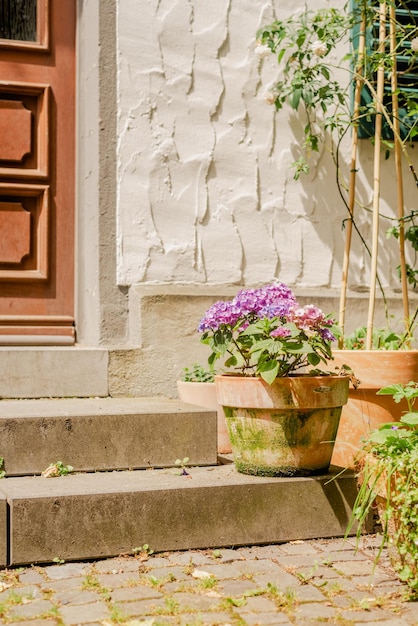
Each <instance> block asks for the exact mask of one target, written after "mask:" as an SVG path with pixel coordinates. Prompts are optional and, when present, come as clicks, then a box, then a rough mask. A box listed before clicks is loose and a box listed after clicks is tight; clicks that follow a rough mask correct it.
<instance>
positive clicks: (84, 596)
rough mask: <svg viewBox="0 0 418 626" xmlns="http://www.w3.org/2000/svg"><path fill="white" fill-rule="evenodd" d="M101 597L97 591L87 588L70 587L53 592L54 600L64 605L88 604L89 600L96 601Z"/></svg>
mask: <svg viewBox="0 0 418 626" xmlns="http://www.w3.org/2000/svg"><path fill="white" fill-rule="evenodd" d="M101 599H102V598H101V596H100V594H99V593H98V592H97V591H92V590H89V589H81V590H80V589H72V590H71V591H58V592H56V593H55V594H54V601H57V602H59V603H60V605H62V606H65V605H66V604H71V605H76V604H89V603H90V602H98V601H100V600H101Z"/></svg>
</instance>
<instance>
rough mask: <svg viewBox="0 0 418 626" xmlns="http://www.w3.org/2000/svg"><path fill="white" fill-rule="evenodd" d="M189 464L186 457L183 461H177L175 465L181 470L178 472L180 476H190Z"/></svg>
mask: <svg viewBox="0 0 418 626" xmlns="http://www.w3.org/2000/svg"><path fill="white" fill-rule="evenodd" d="M188 462H189V457H188V456H185V457H184V458H183V459H176V460H175V465H176V467H178V468H180V469H179V470H178V472H177V474H178V475H179V476H189V472H188V471H187V470H186V466H187V464H188Z"/></svg>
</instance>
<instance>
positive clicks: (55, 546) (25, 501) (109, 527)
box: [0, 463, 357, 565]
mask: <svg viewBox="0 0 418 626" xmlns="http://www.w3.org/2000/svg"><path fill="white" fill-rule="evenodd" d="M338 470H339V468H338ZM186 471H187V473H186V474H180V472H179V470H176V469H174V468H171V469H160V470H142V471H141V470H139V471H120V472H101V473H91V474H74V475H68V476H63V477H59V478H42V477H39V476H36V477H21V478H6V479H4V480H2V481H1V482H0V551H1V550H3V553H2V554H0V563H1V564H3V565H21V564H31V563H41V562H51V561H53V560H54V559H55V558H57V557H58V558H60V559H64V560H66V561H69V560H86V559H93V558H94V559H96V558H102V557H109V556H115V555H119V554H126V553H132V551H133V550H134V548H136V547H140V546H143V545H144V544H148V545H149V546H150V548H151V549H153V550H154V551H155V552H161V551H166V550H187V549H193V548H215V547H227V546H241V545H242V546H243V545H257V544H267V543H281V542H287V541H292V540H297V539H311V538H326V537H341V536H343V535H344V534H345V532H346V528H347V524H348V520H349V517H350V514H351V510H352V506H353V503H354V499H355V496H356V493H357V489H356V482H355V477H354V475H353V473H352V472H351V471H347V472H345V473H344V474H342V475H338V473H337V468H331V471H330V473H329V474H327V475H324V476H315V477H312V478H305V477H303V478H295V477H293V478H262V477H256V476H246V475H244V474H239V473H238V472H237V471H236V470H235V467H234V465H233V464H232V463H225V464H220V465H217V466H213V467H192V468H187V470H186ZM6 506H7V512H6V510H5V508H6ZM2 511H3V513H4V516H3V517H2ZM2 541H3V543H2Z"/></svg>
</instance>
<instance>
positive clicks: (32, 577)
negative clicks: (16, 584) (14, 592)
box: [19, 569, 45, 584]
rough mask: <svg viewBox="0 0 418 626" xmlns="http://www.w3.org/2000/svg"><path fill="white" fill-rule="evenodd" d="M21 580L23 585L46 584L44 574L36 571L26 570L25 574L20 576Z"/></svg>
mask: <svg viewBox="0 0 418 626" xmlns="http://www.w3.org/2000/svg"><path fill="white" fill-rule="evenodd" d="M19 580H20V582H21V583H26V584H30V583H34V584H36V583H44V582H45V576H43V575H42V573H41V572H39V571H38V570H36V569H26V570H25V571H24V572H21V573H20V574H19Z"/></svg>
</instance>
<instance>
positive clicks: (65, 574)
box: [44, 479, 90, 580]
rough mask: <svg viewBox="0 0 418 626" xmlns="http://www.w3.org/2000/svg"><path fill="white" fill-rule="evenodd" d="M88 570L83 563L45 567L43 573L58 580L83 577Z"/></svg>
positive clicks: (87, 566)
mask: <svg viewBox="0 0 418 626" xmlns="http://www.w3.org/2000/svg"><path fill="white" fill-rule="evenodd" d="M54 480H55V479H54ZM89 569H90V566H89V565H86V564H85V563H64V565H50V566H47V567H45V568H44V572H45V574H46V575H47V576H48V578H49V579H50V580H60V579H61V578H71V577H72V576H84V575H85V574H86V573H87V572H88V571H89Z"/></svg>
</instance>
